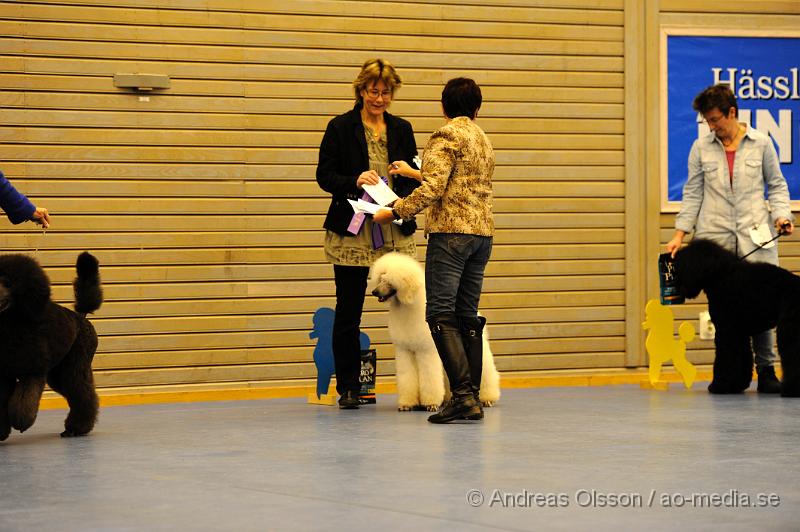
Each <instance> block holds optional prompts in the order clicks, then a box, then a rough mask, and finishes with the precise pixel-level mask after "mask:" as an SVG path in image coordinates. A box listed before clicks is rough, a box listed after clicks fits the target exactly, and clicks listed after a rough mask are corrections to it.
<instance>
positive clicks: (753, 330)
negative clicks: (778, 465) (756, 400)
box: [675, 239, 800, 397]
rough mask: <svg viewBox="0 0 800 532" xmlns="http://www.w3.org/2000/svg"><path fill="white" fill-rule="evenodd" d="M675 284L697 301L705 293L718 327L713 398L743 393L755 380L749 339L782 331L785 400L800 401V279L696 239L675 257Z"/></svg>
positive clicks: (780, 339) (712, 317) (771, 266)
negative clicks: (772, 330) (788, 398)
mask: <svg viewBox="0 0 800 532" xmlns="http://www.w3.org/2000/svg"><path fill="white" fill-rule="evenodd" d="M675 281H676V284H677V285H678V287H679V289H680V290H681V292H682V294H683V295H684V296H685V297H686V298H689V299H693V298H695V297H697V296H698V295H699V294H700V291H701V290H702V291H703V292H705V293H706V297H707V298H708V311H709V313H710V314H711V321H712V322H713V323H714V327H715V328H716V337H715V339H714V343H715V347H716V353H715V357H714V377H713V379H712V381H711V384H710V385H709V386H708V391H710V392H711V393H741V392H743V391H744V390H746V389H747V388H748V387H749V386H750V381H751V379H752V377H753V351H752V347H751V345H750V336H752V335H754V334H757V333H760V332H763V331H766V330H768V329H772V328H773V327H777V336H778V354H779V355H780V357H781V367H782V368H783V382H782V384H781V395H783V396H784V397H800V277H798V276H796V275H794V274H793V273H791V272H790V271H788V270H784V269H783V268H780V267H778V266H775V265H772V264H767V263H764V262H747V261H744V260H741V259H739V257H737V256H736V255H735V254H734V253H732V252H730V251H728V250H726V249H724V248H723V247H722V246H720V245H718V244H716V243H715V242H711V241H710V240H704V239H694V240H692V242H691V243H690V244H689V245H688V246H686V247H684V248H682V249H680V250H678V252H677V253H676V255H675Z"/></svg>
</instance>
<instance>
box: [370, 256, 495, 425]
mask: <svg viewBox="0 0 800 532" xmlns="http://www.w3.org/2000/svg"><path fill="white" fill-rule="evenodd" d="M368 290H369V291H371V292H372V295H374V296H376V297H377V298H378V301H381V302H384V301H388V302H389V336H390V337H391V339H392V343H393V344H394V352H395V359H396V364H395V366H396V371H397V407H398V410H401V411H407V410H414V409H417V408H420V407H422V408H424V409H425V410H428V411H430V412H435V411H436V410H437V409H438V408H439V406H440V405H441V404H442V402H443V401H444V400H445V399H446V398H447V397H446V396H449V395H450V390H449V386H448V384H447V378H446V377H445V375H444V368H443V367H442V362H441V360H440V359H439V353H438V352H437V351H436V345H434V343H433V338H431V331H430V329H429V328H428V324H427V322H426V321H425V272H424V271H423V269H422V265H421V264H420V263H419V262H417V261H416V260H415V259H413V258H412V257H409V256H408V255H404V254H402V253H396V252H392V253H387V254H386V255H384V256H382V257H381V258H379V259H378V260H377V261H375V264H373V266H372V270H371V271H370V280H369V287H368ZM480 399H481V403H482V404H483V405H484V406H492V405H494V403H496V402H497V400H498V399H500V374H499V373H497V368H496V367H495V365H494V356H493V355H492V351H491V349H490V348H489V334H488V331H487V329H486V328H484V331H483V369H482V375H481V389H480Z"/></svg>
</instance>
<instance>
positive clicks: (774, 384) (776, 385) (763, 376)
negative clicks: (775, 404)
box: [756, 366, 781, 393]
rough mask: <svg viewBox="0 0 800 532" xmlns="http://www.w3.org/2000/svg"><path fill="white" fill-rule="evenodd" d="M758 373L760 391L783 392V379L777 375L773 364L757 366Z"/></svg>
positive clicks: (758, 388)
mask: <svg viewBox="0 0 800 532" xmlns="http://www.w3.org/2000/svg"><path fill="white" fill-rule="evenodd" d="M756 372H757V373H758V387H757V388H756V389H757V390H758V393H781V381H779V380H778V377H776V376H775V368H774V367H773V366H764V367H762V368H756Z"/></svg>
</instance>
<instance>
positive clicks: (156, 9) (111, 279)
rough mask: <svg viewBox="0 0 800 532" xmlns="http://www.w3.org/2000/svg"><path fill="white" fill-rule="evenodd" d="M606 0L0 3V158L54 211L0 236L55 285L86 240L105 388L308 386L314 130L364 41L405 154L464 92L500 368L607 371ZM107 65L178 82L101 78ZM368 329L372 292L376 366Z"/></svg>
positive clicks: (381, 324)
mask: <svg viewBox="0 0 800 532" xmlns="http://www.w3.org/2000/svg"><path fill="white" fill-rule="evenodd" d="M623 4H624V1H623V0H598V1H593V2H586V1H584V0H484V1H481V2H478V1H458V2H457V1H455V0H443V1H431V0H423V1H415V2H404V1H378V2H375V1H355V0H343V1H329V0H290V1H286V0H282V1H277V0H260V1H257V2H256V1H249V0H247V1H233V0H178V1H175V2H169V3H168V4H167V3H164V2H159V1H157V0H121V1H118V0H115V1H111V0H94V1H88V0H85V1H84V0H78V1H73V2H69V3H67V2H64V1H63V0H39V1H37V2H24V1H0V35H2V37H0V84H1V85H2V88H3V89H4V90H3V91H2V92H0V160H2V170H3V171H4V172H5V173H6V175H7V176H8V177H9V178H10V179H12V181H13V183H14V184H15V185H16V186H17V187H18V188H19V189H20V190H21V191H24V192H25V193H26V194H28V195H29V196H30V197H31V199H32V200H34V202H36V203H37V204H39V205H41V206H46V207H48V208H49V209H50V210H51V211H52V213H53V227H52V229H51V230H49V231H48V232H47V233H46V234H43V233H42V232H41V231H39V230H36V229H35V228H34V227H33V226H32V225H30V224H26V225H22V226H18V227H11V226H10V225H8V224H6V225H5V226H4V227H3V228H2V232H3V235H2V236H3V242H4V249H5V250H7V251H17V252H29V253H31V254H34V255H35V256H36V257H37V258H38V259H39V260H40V261H41V262H42V264H43V265H44V266H45V267H46V269H47V270H48V272H49V274H50V275H51V278H52V280H53V283H54V296H55V297H56V298H57V299H59V300H60V301H63V302H68V301H69V299H70V297H71V288H70V286H69V283H70V281H71V278H72V276H73V273H72V268H73V266H72V264H73V262H74V260H75V257H76V256H77V254H78V253H79V252H80V251H81V250H83V249H90V250H92V251H93V252H94V253H95V254H96V255H97V256H98V258H99V259H100V261H101V265H102V275H103V279H104V283H105V292H106V297H107V300H106V303H105V305H104V306H103V308H102V309H101V310H100V312H98V314H97V315H96V316H95V317H94V318H93V322H94V323H95V325H96V327H97V330H98V332H99V334H100V335H101V340H100V349H99V353H98V356H97V359H96V363H95V368H96V370H97V381H98V383H99V385H100V386H102V387H105V388H107V389H109V390H111V389H112V388H118V389H119V390H135V391H146V390H148V389H156V388H158V389H164V387H169V386H173V387H175V389H186V387H187V386H189V387H191V386H197V387H203V386H207V385H211V386H214V387H220V388H224V387H230V386H237V385H241V386H256V387H257V386H271V385H279V384H287V383H308V382H309V381H310V380H311V379H312V378H313V375H314V366H313V363H312V361H311V360H312V359H311V355H312V351H313V343H312V341H311V340H309V338H308V332H309V330H310V328H311V318H312V315H313V312H314V310H316V309H317V308H318V307H320V306H332V305H333V292H334V290H333V282H332V271H331V268H330V266H329V265H328V264H326V263H325V262H324V256H323V252H322V249H321V245H322V240H323V231H322V230H321V227H320V226H321V224H322V220H323V217H324V213H325V211H326V208H327V204H328V198H327V197H326V194H325V193H323V192H322V191H320V190H319V189H318V187H317V186H316V183H315V181H314V178H313V176H314V170H315V164H316V158H317V148H318V145H319V141H320V140H321V137H322V133H323V131H324V128H325V125H326V124H327V121H328V120H329V119H330V118H331V117H332V116H334V115H336V114H339V113H342V112H344V111H346V110H348V109H349V108H350V107H351V106H352V94H351V88H350V83H351V81H352V79H353V78H354V77H355V75H356V74H357V73H358V68H359V66H360V64H361V63H362V62H363V61H364V60H365V59H367V58H369V57H375V56H382V57H385V58H386V59H389V60H391V61H392V62H394V63H395V64H396V66H397V67H398V70H399V73H400V74H401V76H402V77H403V79H404V85H403V87H402V88H401V89H400V91H399V92H398V93H397V98H396V101H395V102H394V104H393V107H392V111H393V112H395V113H396V114H398V115H400V116H403V117H405V118H407V119H409V120H411V122H412V124H413V125H414V128H415V132H416V138H417V143H418V144H419V146H420V147H422V146H424V144H425V142H426V140H427V138H428V136H429V135H430V132H431V131H432V130H434V129H435V128H437V127H439V126H440V125H441V124H442V123H443V122H442V118H441V116H440V109H439V104H438V98H439V95H440V93H441V87H442V84H443V83H444V82H445V81H446V80H447V79H449V78H451V77H454V76H456V75H466V76H471V77H474V78H475V79H476V80H477V81H478V82H479V83H480V84H481V86H482V89H483V92H484V101H485V104H484V107H483V108H482V110H481V116H480V119H479V123H480V124H481V125H482V127H484V129H485V130H486V131H487V133H488V134H489V136H490V137H491V139H492V141H493V143H494V145H495V147H496V151H497V162H498V166H497V170H496V174H495V194H496V201H495V212H496V220H497V226H498V233H497V238H496V243H495V250H494V254H493V259H492V261H491V263H490V265H489V268H488V270H487V279H486V283H485V293H484V296H483V299H482V310H483V312H484V313H485V314H486V315H487V317H488V318H489V319H490V321H491V331H492V332H491V334H492V342H493V349H494V351H495V353H496V355H497V365H498V367H499V368H500V370H501V371H503V372H504V373H506V374H509V375H511V374H513V373H514V372H526V371H531V370H545V369H571V368H602V367H612V366H613V367H620V366H622V365H623V364H624V355H625V345H624V340H625V334H626V333H625V312H624V310H625V271H624V269H625V266H624V261H625V249H624V240H625V236H624V227H625V225H624V224H625V198H624V195H625V188H624V179H625V171H624V169H625V158H624V148H625V147H624V104H625V102H624V90H623V74H624V73H623V69H624V61H623V50H624V49H623V33H624V32H623V30H624V28H623V20H624V17H623V14H624V13H623ZM119 72H147V73H160V74H166V75H169V76H170V78H171V87H170V89H168V90H159V91H152V92H151V93H135V92H132V91H130V90H121V89H116V88H114V86H113V82H112V78H113V75H114V74H115V73H119ZM422 220H424V217H423V218H422ZM418 243H419V257H420V258H423V257H424V251H425V242H424V240H423V239H422V237H421V235H420V236H419V238H418ZM385 326H386V314H385V307H383V306H381V305H380V304H378V303H377V302H376V301H372V300H371V299H368V301H367V305H366V311H365V316H364V330H365V331H366V332H367V333H368V334H369V335H370V337H371V339H372V341H373V344H374V345H376V346H377V348H378V352H379V356H380V358H381V364H380V366H379V372H380V373H381V374H382V375H391V374H392V372H393V371H394V365H393V362H392V357H393V349H392V347H391V345H389V340H388V335H387V331H386V328H385Z"/></svg>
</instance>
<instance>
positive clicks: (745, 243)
mask: <svg viewBox="0 0 800 532" xmlns="http://www.w3.org/2000/svg"><path fill="white" fill-rule="evenodd" d="M729 176H730V174H729V171H728V160H727V157H726V156H725V148H724V147H723V145H722V142H721V141H720V140H719V139H718V138H717V137H716V135H715V134H714V133H713V132H711V133H709V134H708V135H706V136H705V137H703V138H699V139H697V140H696V141H695V142H694V144H693V145H692V150H691V152H690V153H689V175H688V178H687V180H686V185H684V187H683V200H682V201H681V209H680V212H679V213H678V216H677V217H676V218H675V228H676V229H679V230H681V231H684V232H686V233H690V232H692V231H693V230H694V231H695V237H697V238H707V239H709V240H713V241H714V242H717V243H718V244H720V245H722V246H724V247H725V248H726V249H729V250H731V251H733V252H735V253H737V254H738V255H739V256H743V255H746V254H747V253H750V252H751V251H753V250H754V249H756V247H757V245H756V244H755V243H754V242H753V240H752V238H751V237H750V230H751V229H753V228H754V227H756V226H758V225H759V224H766V225H767V226H768V227H769V230H770V232H771V233H772V236H775V235H776V233H775V228H774V222H775V220H777V219H779V218H786V219H787V220H791V219H792V211H791V208H790V205H789V187H788V185H787V184H786V179H784V177H783V174H782V173H781V168H780V163H779V161H778V154H777V153H776V152H775V147H774V146H773V144H772V141H771V140H770V139H769V137H767V136H766V135H764V134H763V133H761V132H759V131H757V130H755V129H753V128H752V127H750V126H748V127H747V131H746V132H745V135H744V138H742V141H741V143H740V144H739V147H738V149H737V150H736V157H735V159H734V163H733V183H732V184H731V181H730V177H729ZM765 185H766V192H767V201H768V202H769V206H767V201H765V197H764V192H765ZM770 211H771V212H770ZM748 259H749V260H753V261H762V262H769V263H771V264H777V263H778V246H777V245H775V246H773V247H772V248H769V249H761V250H759V251H757V252H755V253H753V254H752V255H750V257H748Z"/></svg>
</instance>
